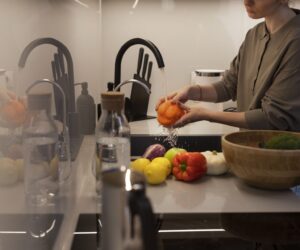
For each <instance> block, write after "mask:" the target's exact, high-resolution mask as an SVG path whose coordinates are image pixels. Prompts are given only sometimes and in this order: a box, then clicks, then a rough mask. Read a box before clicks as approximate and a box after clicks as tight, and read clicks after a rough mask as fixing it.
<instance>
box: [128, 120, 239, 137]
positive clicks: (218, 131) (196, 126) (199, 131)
mask: <svg viewBox="0 0 300 250" xmlns="http://www.w3.org/2000/svg"><path fill="white" fill-rule="evenodd" d="M130 129H131V134H133V135H166V134H167V133H168V131H167V129H166V128H163V127H162V126H161V125H159V124H158V122H157V120H156V119H149V120H143V121H136V122H131V123H130ZM234 131H238V128H235V127H231V126H227V125H222V124H219V123H211V122H208V121H201V122H196V123H191V124H188V125H186V126H184V127H182V128H179V129H177V133H178V135H223V134H227V133H230V132H234Z"/></svg>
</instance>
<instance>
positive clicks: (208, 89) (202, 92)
mask: <svg viewBox="0 0 300 250" xmlns="http://www.w3.org/2000/svg"><path fill="white" fill-rule="evenodd" d="M189 99H190V100H194V101H204V102H216V101H217V99H218V95H217V92H216V90H215V88H214V87H213V85H193V86H191V87H190V88H189Z"/></svg>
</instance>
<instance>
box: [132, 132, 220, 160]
mask: <svg viewBox="0 0 300 250" xmlns="http://www.w3.org/2000/svg"><path fill="white" fill-rule="evenodd" d="M167 139H168V138H167V136H162V135H140V134H139V135H132V136H131V155H132V156H141V155H143V153H144V152H145V150H146V148H147V147H148V146H150V145H151V144H156V143H159V144H162V145H164V146H165V147H166V149H169V148H171V147H172V145H171V144H170V143H169V142H168V140H167ZM175 146H176V147H179V148H184V149H186V150H187V151H200V152H202V151H206V150H217V151H221V136H220V135H189V136H186V135H184V136H183V135H179V136H178V138H177V143H176V145H175Z"/></svg>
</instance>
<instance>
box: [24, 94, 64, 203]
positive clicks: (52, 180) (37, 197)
mask: <svg viewBox="0 0 300 250" xmlns="http://www.w3.org/2000/svg"><path fill="white" fill-rule="evenodd" d="M51 100H52V95H51V93H43V94H29V95H28V116H27V120H26V122H25V124H24V127H23V133H22V135H23V136H22V139H23V154H24V181H25V194H26V196H27V199H28V201H29V202H30V203H33V204H37V205H42V204H45V203H47V202H48V201H49V200H50V199H52V198H53V197H55V196H56V195H57V194H58V191H59V156H58V129H57V127H56V125H55V123H54V120H53V118H52V116H51V114H50V109H51V108H50V107H51Z"/></svg>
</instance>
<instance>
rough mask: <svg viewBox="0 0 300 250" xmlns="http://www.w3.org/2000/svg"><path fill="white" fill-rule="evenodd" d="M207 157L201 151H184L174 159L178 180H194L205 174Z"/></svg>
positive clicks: (174, 169) (174, 170) (174, 168)
mask: <svg viewBox="0 0 300 250" xmlns="http://www.w3.org/2000/svg"><path fill="white" fill-rule="evenodd" d="M206 171H207V166H206V158H205V156H204V155H202V154H201V153H200V152H182V153H178V154H176V156H175V157H174V159H173V170H172V172H173V175H174V176H175V177H176V179H177V180H182V181H194V180H197V179H199V178H200V177H201V176H203V175H205V173H206Z"/></svg>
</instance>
